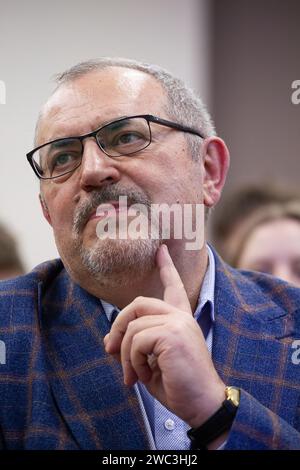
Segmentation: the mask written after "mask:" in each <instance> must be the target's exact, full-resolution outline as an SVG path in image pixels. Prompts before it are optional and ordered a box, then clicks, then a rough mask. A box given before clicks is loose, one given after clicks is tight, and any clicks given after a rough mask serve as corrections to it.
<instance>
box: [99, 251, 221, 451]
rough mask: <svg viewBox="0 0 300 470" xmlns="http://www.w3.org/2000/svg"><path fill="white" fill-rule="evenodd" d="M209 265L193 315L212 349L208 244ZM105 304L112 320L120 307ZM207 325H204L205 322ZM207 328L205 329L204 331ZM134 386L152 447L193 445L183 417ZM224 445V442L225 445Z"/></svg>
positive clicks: (210, 264)
mask: <svg viewBox="0 0 300 470" xmlns="http://www.w3.org/2000/svg"><path fill="white" fill-rule="evenodd" d="M207 252H208V267H207V270H206V273H205V276H204V279H203V283H202V287H201V290H200V294H199V299H198V304H197V308H196V310H195V312H194V318H195V319H196V320H197V321H198V323H199V324H200V325H201V327H202V331H203V333H204V336H206V339H205V340H206V345H207V348H208V350H209V352H210V353H211V351H212V339H213V323H214V321H215V312H214V291H215V260H214V255H213V253H212V251H211V249H210V247H209V246H208V245H207ZM101 303H102V306H103V308H104V311H105V313H106V316H107V318H108V320H109V321H111V319H112V317H113V315H115V312H116V311H118V309H117V307H115V306H114V305H112V304H109V303H107V302H104V301H103V300H101ZM203 325H205V326H203ZM205 330H206V331H205ZM135 389H136V392H137V395H138V398H139V402H140V406H141V410H142V414H143V418H144V421H145V426H146V430H147V432H148V436H149V441H150V443H151V447H152V448H153V449H158V450H163V449H166V450H187V449H190V444H191V442H190V439H189V438H188V436H187V431H188V429H189V428H190V426H188V425H187V424H186V423H185V422H184V421H182V420H181V419H180V418H178V417H177V416H176V415H174V414H173V413H171V412H170V411H169V410H168V409H167V408H165V407H164V406H163V405H162V404H161V403H160V402H159V401H158V400H156V399H155V398H153V396H152V395H150V393H149V392H148V391H147V389H146V387H145V386H144V385H143V384H141V383H138V384H136V385H135ZM222 447H223V446H222Z"/></svg>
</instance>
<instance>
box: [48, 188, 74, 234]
mask: <svg viewBox="0 0 300 470" xmlns="http://www.w3.org/2000/svg"><path fill="white" fill-rule="evenodd" d="M44 196H45V201H46V203H47V206H48V211H49V214H50V217H51V223H52V227H53V230H54V232H57V233H59V232H61V231H63V230H64V229H65V227H67V226H68V225H70V224H72V221H73V209H72V208H73V203H72V197H71V195H70V194H69V193H68V192H67V191H66V190H64V189H63V188H60V187H59V188H56V187H53V188H49V189H48V190H47V191H45V193H44Z"/></svg>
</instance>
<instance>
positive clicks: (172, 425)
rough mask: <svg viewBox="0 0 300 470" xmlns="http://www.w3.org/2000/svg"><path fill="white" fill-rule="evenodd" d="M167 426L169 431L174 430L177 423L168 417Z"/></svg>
mask: <svg viewBox="0 0 300 470" xmlns="http://www.w3.org/2000/svg"><path fill="white" fill-rule="evenodd" d="M165 428H166V429H167V430H168V431H173V429H174V428H175V423H174V421H173V420H172V419H167V420H166V421H165Z"/></svg>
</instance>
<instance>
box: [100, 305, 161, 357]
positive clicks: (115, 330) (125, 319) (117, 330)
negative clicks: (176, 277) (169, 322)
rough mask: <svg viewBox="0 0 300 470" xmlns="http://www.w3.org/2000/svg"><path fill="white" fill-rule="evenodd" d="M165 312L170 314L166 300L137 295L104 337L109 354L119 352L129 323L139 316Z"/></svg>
mask: <svg viewBox="0 0 300 470" xmlns="http://www.w3.org/2000/svg"><path fill="white" fill-rule="evenodd" d="M164 314H165V315H168V314H170V306H169V305H168V304H167V303H166V302H163V301H162V300H160V299H153V298H149V297H137V298H136V299H134V300H133V302H131V304H129V305H127V306H126V307H125V308H124V309H123V310H121V311H120V313H119V314H118V316H117V318H116V320H115V321H114V323H113V325H112V327H111V330H110V333H109V334H108V335H107V336H106V337H105V339H104V345H105V350H106V352H108V353H109V354H115V353H118V352H119V350H120V347H121V343H122V340H123V337H124V335H125V333H126V330H127V328H128V325H129V324H130V323H131V322H133V321H134V320H136V319H137V318H140V317H145V316H147V315H164Z"/></svg>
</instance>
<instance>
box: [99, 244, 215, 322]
mask: <svg viewBox="0 0 300 470" xmlns="http://www.w3.org/2000/svg"><path fill="white" fill-rule="evenodd" d="M206 248H207V254H208V266H207V269H206V273H205V276H204V279H203V282H202V286H201V290H200V294H199V298H198V303H197V307H196V310H195V313H194V317H195V319H196V320H198V319H199V317H200V315H201V313H202V312H203V309H204V307H205V306H206V304H207V305H208V306H209V314H210V320H211V321H212V322H214V321H215V308H214V300H215V277H216V264H215V258H214V255H213V252H212V250H211V248H210V247H209V245H206ZM100 302H101V304H102V307H103V309H104V312H105V315H106V316H107V319H108V321H109V322H110V323H111V322H112V320H113V319H114V316H115V315H116V313H117V312H119V309H118V308H117V307H116V306H115V305H113V304H110V303H108V302H105V301H104V300H101V299H100Z"/></svg>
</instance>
